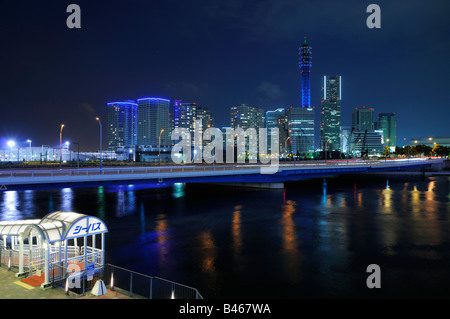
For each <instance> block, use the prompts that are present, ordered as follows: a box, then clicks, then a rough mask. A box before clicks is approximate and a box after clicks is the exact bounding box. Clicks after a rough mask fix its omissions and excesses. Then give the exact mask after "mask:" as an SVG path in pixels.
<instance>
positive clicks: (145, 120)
mask: <svg viewBox="0 0 450 319" xmlns="http://www.w3.org/2000/svg"><path fill="white" fill-rule="evenodd" d="M137 102H138V111H137V122H138V125H137V143H138V144H139V145H146V146H158V147H159V145H161V146H162V145H164V146H166V145H171V144H172V141H171V140H170V136H169V133H170V132H169V130H170V124H169V104H170V100H167V99H162V98H154V97H149V98H142V99H138V100H137Z"/></svg>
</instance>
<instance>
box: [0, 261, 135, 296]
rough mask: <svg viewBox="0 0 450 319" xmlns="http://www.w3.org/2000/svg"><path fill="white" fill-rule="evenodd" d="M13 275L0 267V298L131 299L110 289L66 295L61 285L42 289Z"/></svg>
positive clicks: (13, 273) (12, 272)
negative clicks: (99, 294)
mask: <svg viewBox="0 0 450 319" xmlns="http://www.w3.org/2000/svg"><path fill="white" fill-rule="evenodd" d="M15 275H16V273H15V272H14V271H8V268H6V267H5V266H2V267H0V299H132V298H130V297H128V296H126V295H124V294H120V293H118V292H116V291H110V290H108V292H107V294H105V295H102V296H93V295H91V294H90V293H89V292H88V293H87V294H86V296H78V295H76V294H74V293H70V294H69V295H66V293H65V291H64V289H63V288H61V287H55V288H50V289H47V290H43V289H41V287H33V286H30V285H27V284H25V283H23V282H21V281H20V280H19V279H18V278H16V277H15Z"/></svg>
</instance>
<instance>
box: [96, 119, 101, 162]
mask: <svg viewBox="0 0 450 319" xmlns="http://www.w3.org/2000/svg"><path fill="white" fill-rule="evenodd" d="M95 119H96V120H97V121H98V124H99V125H100V169H101V168H102V160H103V147H102V122H100V119H99V118H98V117H96V118H95Z"/></svg>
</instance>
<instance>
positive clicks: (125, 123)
mask: <svg viewBox="0 0 450 319" xmlns="http://www.w3.org/2000/svg"><path fill="white" fill-rule="evenodd" d="M137 108H138V105H137V104H136V103H135V102H134V101H124V102H111V103H107V117H108V129H107V138H108V147H111V148H115V147H118V146H132V145H136V144H137Z"/></svg>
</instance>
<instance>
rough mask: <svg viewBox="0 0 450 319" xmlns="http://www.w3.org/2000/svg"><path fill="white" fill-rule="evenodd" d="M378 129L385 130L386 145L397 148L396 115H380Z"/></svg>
mask: <svg viewBox="0 0 450 319" xmlns="http://www.w3.org/2000/svg"><path fill="white" fill-rule="evenodd" d="M378 129H379V130H383V135H384V145H386V146H389V147H391V148H395V146H397V121H396V120H395V113H378Z"/></svg>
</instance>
